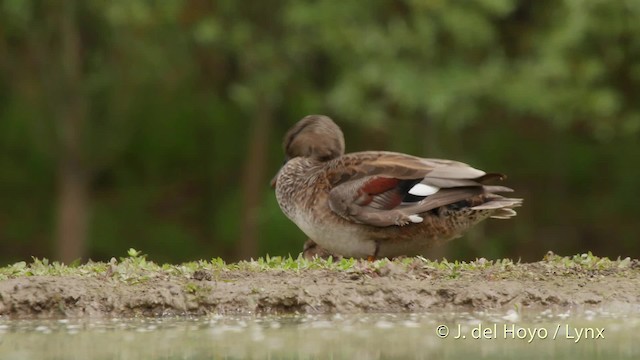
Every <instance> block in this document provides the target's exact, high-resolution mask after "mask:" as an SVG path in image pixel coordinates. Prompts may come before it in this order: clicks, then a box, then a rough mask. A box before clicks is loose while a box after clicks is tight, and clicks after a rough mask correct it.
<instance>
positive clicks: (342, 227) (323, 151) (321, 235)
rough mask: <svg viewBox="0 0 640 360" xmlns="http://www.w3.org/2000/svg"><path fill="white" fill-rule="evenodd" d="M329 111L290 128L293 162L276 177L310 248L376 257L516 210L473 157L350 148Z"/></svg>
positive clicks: (287, 144)
mask: <svg viewBox="0 0 640 360" xmlns="http://www.w3.org/2000/svg"><path fill="white" fill-rule="evenodd" d="M344 148H345V146H344V136H343V134H342V131H341V130H340V128H339V127H338V126H337V125H336V124H335V123H334V122H333V121H332V120H331V119H330V118H328V117H326V116H322V115H310V116H307V117H305V118H304V119H302V120H300V121H299V122H298V123H297V124H296V125H294V126H293V127H292V128H291V129H290V130H289V131H288V132H287V134H286V135H285V138H284V150H285V154H286V159H287V161H286V163H285V164H284V165H283V167H282V169H280V171H279V173H278V174H277V175H276V177H275V178H274V180H273V182H272V184H274V185H275V187H276V197H277V199H278V204H279V205H280V208H281V209H282V211H283V212H284V213H285V215H286V216H287V217H288V218H289V219H291V220H292V221H293V222H294V223H295V224H296V225H298V227H299V228H300V229H301V230H302V231H303V232H304V233H305V234H306V235H307V236H309V238H310V240H312V241H313V242H315V243H316V244H317V245H319V246H320V247H321V248H319V247H318V246H317V245H316V244H313V243H312V242H307V243H306V244H305V255H306V256H308V255H309V254H316V253H317V254H327V253H331V254H335V255H342V256H347V257H358V258H371V257H394V256H401V255H415V254H422V253H424V252H425V251H427V250H428V249H429V248H430V247H432V246H433V245H436V244H439V243H442V242H445V241H448V240H451V239H453V238H456V237H459V236H461V234H462V233H463V232H464V231H466V230H467V229H469V228H470V227H471V226H473V225H475V224H477V223H478V222H480V221H482V220H484V219H486V218H488V217H493V218H498V219H506V218H509V217H512V216H514V215H516V212H515V211H514V210H513V208H514V207H517V206H520V205H521V204H522V200H521V199H513V198H505V197H503V196H500V195H496V194H495V193H496V192H510V191H512V190H511V189H510V188H507V187H504V186H491V185H485V184H484V183H485V182H487V181H489V180H495V179H502V178H504V176H502V175H500V174H487V173H485V172H484V171H481V170H478V169H474V168H472V167H470V166H469V165H467V164H464V163H461V162H457V161H452V160H442V159H425V158H419V157H415V156H411V155H406V154H400V153H394V152H385V151H365V152H357V153H351V154H346V155H345V154H344Z"/></svg>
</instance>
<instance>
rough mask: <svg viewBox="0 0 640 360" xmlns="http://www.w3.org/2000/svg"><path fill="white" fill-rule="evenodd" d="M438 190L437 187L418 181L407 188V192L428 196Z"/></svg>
mask: <svg viewBox="0 0 640 360" xmlns="http://www.w3.org/2000/svg"><path fill="white" fill-rule="evenodd" d="M438 190H440V188H439V187H435V186H431V185H427V184H422V183H419V184H415V185H413V187H412V188H411V189H409V194H411V195H415V196H429V195H433V194H435V193H437V192H438Z"/></svg>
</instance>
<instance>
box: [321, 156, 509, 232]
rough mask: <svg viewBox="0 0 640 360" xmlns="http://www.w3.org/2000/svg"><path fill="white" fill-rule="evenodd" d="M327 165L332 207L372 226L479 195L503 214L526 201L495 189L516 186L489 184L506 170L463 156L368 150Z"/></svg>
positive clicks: (404, 220)
mask: <svg viewBox="0 0 640 360" xmlns="http://www.w3.org/2000/svg"><path fill="white" fill-rule="evenodd" d="M325 169H326V174H327V178H328V180H329V182H330V184H331V187H332V189H331V191H330V193H329V206H330V208H331V210H332V211H333V212H335V213H336V214H338V215H339V216H341V217H343V218H345V219H347V220H350V221H353V222H355V223H362V224H367V225H372V226H393V225H398V226H402V225H406V224H409V223H412V222H413V223H419V222H422V220H423V218H422V217H421V216H420V214H421V213H425V212H427V211H429V210H433V209H436V208H439V207H441V206H446V205H450V204H454V203H457V202H460V201H463V200H466V199H469V198H472V197H478V196H479V195H486V196H485V198H486V199H485V200H483V201H481V202H480V203H479V204H475V205H477V206H484V207H483V208H478V209H496V215H497V216H496V217H499V218H506V217H509V216H513V215H515V212H514V211H513V210H512V209H511V208H512V207H515V206H518V205H519V204H520V202H521V200H519V199H506V198H503V197H501V196H499V195H495V194H493V193H494V192H505V191H512V190H511V189H509V188H507V187H502V186H485V185H483V182H485V181H488V180H492V179H502V178H503V176H502V175H500V174H487V173H485V172H484V171H482V170H478V169H475V168H473V167H471V166H469V165H467V164H465V163H461V162H458V161H452V160H444V159H425V158H419V157H415V156H410V155H405V154H400V153H393V152H372V151H368V152H360V153H351V154H347V155H344V156H342V157H340V158H337V159H335V160H332V161H330V162H328V163H327V164H326V168H325ZM483 199H484V198H483ZM498 200H502V202H498ZM505 200H508V201H505ZM501 209H504V211H501ZM507 209H508V210H507Z"/></svg>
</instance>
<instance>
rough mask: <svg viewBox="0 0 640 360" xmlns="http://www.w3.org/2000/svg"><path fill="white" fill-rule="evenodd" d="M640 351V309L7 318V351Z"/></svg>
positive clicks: (290, 354)
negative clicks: (137, 317)
mask: <svg viewBox="0 0 640 360" xmlns="http://www.w3.org/2000/svg"><path fill="white" fill-rule="evenodd" d="M203 358H204V359H242V358H270V359H280V358H287V359H293V358H301V359H327V358H333V359H394V358H409V359H412V358H415V359H431V358H438V359H456V358H461V359H478V358H491V359H495V358H518V359H526V358H531V359H544V358H561V359H562V358H566V359H578V358H585V359H599V358H600V359H604V358H606V359H620V358H632V359H640V311H638V309H630V308H627V309H624V310H622V309H618V310H617V311H615V312H611V311H605V310H602V309H591V310H575V309H574V310H562V311H552V310H541V311H537V312H536V311H531V310H527V311H516V310H508V311H506V312H454V313H451V312H439V313H420V314H416V313H411V314H359V315H339V314H335V315H286V316H256V317H248V316H208V317H197V318H190V317H179V318H139V319H101V320H95V319H94V320H71V319H57V320H56V319H52V320H10V319H6V318H2V317H0V359H203Z"/></svg>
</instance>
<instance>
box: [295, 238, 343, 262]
mask: <svg viewBox="0 0 640 360" xmlns="http://www.w3.org/2000/svg"><path fill="white" fill-rule="evenodd" d="M302 256H303V257H304V258H305V259H307V260H313V259H314V258H321V259H325V260H326V259H328V258H329V256H331V258H333V260H341V259H342V256H341V255H334V254H332V253H330V252H329V251H327V250H326V249H325V248H323V247H321V246H320V245H318V244H316V242H315V241H313V240H311V239H309V240H307V241H305V243H304V245H303V247H302Z"/></svg>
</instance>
